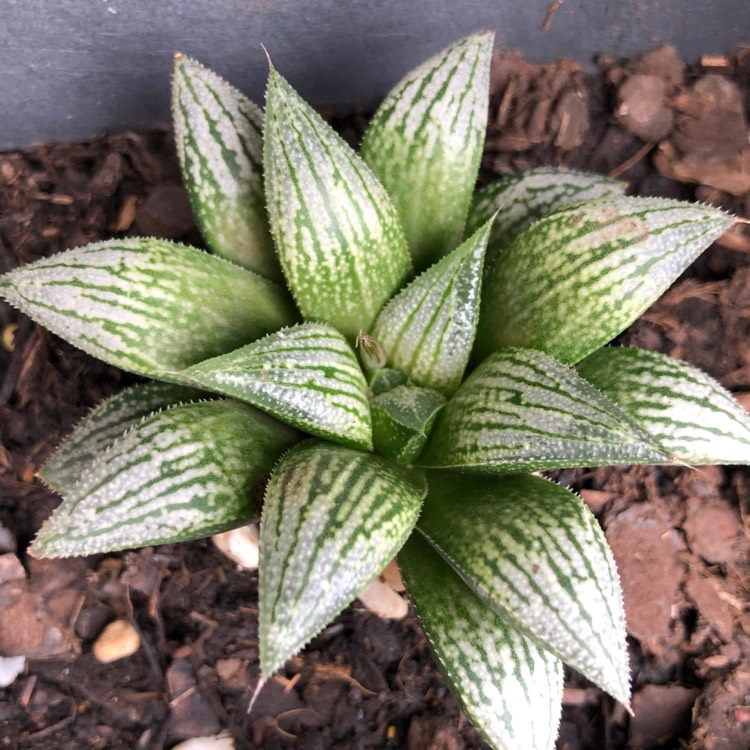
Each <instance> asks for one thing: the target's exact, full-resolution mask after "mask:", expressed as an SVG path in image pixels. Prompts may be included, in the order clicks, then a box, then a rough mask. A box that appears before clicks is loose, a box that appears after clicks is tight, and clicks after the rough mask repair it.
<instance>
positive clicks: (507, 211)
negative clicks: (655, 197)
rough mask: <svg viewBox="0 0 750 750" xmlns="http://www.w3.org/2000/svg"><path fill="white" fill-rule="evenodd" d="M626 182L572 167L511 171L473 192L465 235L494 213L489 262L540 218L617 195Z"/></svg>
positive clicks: (488, 249) (490, 263) (473, 230)
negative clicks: (508, 174) (570, 206)
mask: <svg viewBox="0 0 750 750" xmlns="http://www.w3.org/2000/svg"><path fill="white" fill-rule="evenodd" d="M625 188H626V184H625V183H624V182H620V181H619V180H613V179H610V178H609V177H605V176H603V175H599V174H587V173H585V172H576V171H575V170H572V169H563V168H556V167H537V168H536V169H530V170H528V171H526V172H520V173H518V174H514V175H510V176H509V177H505V178H504V179H502V180H498V181H497V182H493V183H492V184H490V185H487V186H486V187H484V188H482V189H481V190H478V191H477V192H476V193H474V196H473V198H472V201H471V207H470V208H469V216H468V218H467V219H466V236H467V237H468V236H469V235H470V234H471V233H473V232H475V231H476V230H477V229H479V227H481V226H482V225H483V224H484V223H485V222H487V221H489V219H491V218H492V217H493V216H494V217H495V220H494V222H493V224H492V231H491V232H490V238H489V241H488V242H487V261H486V265H487V266H490V265H492V263H494V261H495V258H497V256H498V253H499V252H500V250H501V249H502V248H503V247H504V246H505V245H507V244H508V243H509V242H510V241H511V240H512V239H513V238H514V237H515V236H516V235H517V234H519V233H520V232H521V231H523V230H524V229H526V227H528V226H529V225H530V224H532V223H533V222H534V221H536V220H537V219H541V218H542V217H543V216H547V215H548V214H551V213H553V212H554V211H557V210H559V209H561V208H564V207H566V206H569V205H571V204H573V203H580V202H581V201H592V200H596V199H598V198H615V197H618V196H621V195H623V194H624V193H625Z"/></svg>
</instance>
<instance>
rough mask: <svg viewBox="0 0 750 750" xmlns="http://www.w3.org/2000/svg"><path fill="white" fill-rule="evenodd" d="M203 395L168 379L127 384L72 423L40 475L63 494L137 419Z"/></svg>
mask: <svg viewBox="0 0 750 750" xmlns="http://www.w3.org/2000/svg"><path fill="white" fill-rule="evenodd" d="M205 398H206V394H205V393H202V392H200V391H196V390H193V389H192V388H184V387H182V386H179V385H172V384H171V383H146V384H144V385H136V386H134V387H132V388H128V389H127V390H124V391H122V392H121V393H118V394H116V395H114V396H112V397H111V398H108V399H106V400H105V401H102V403H101V404H99V405H98V406H96V407H95V408H94V409H92V410H91V411H90V412H89V413H88V414H87V415H86V416H85V417H84V418H83V419H82V420H81V421H80V422H79V423H78V424H77V425H76V427H75V429H74V430H73V432H71V433H70V435H68V436H67V437H66V438H65V439H64V440H63V442H62V443H61V444H60V446H59V447H58V448H57V450H56V451H55V452H54V453H53V454H52V456H51V457H50V459H49V460H48V461H47V462H46V463H45V464H44V466H43V467H42V470H41V476H42V479H43V480H44V482H45V483H46V484H48V485H49V486H50V487H52V488H53V489H54V490H56V491H57V492H60V493H61V494H65V492H67V491H68V489H70V488H71V487H72V486H73V485H74V484H76V483H77V482H78V481H79V480H80V478H81V476H82V475H83V473H84V471H87V470H88V468H89V466H90V465H91V464H92V463H93V462H94V461H95V460H96V459H97V458H98V457H99V456H100V455H101V454H102V453H104V452H105V451H107V450H109V448H110V447H111V446H112V444H113V443H114V442H115V440H117V438H119V437H121V436H122V435H123V434H124V433H125V432H127V431H128V430H129V429H130V428H132V427H134V426H135V425H136V424H138V422H140V421H142V420H143V419H145V418H146V417H148V416H150V415H151V414H152V413H153V412H156V411H161V410H162V409H166V408H167V407H169V406H174V405H176V404H180V403H186V402H189V401H199V400H204V399H205Z"/></svg>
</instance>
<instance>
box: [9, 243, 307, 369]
mask: <svg viewBox="0 0 750 750" xmlns="http://www.w3.org/2000/svg"><path fill="white" fill-rule="evenodd" d="M0 294H2V296H3V297H5V299H7V300H8V302H10V303H11V304H12V305H14V306H15V307H17V308H18V309H19V310H21V311H22V312H24V313H26V314H27V315H28V316H29V317H31V318H33V319H34V320H35V321H37V322H38V323H41V324H42V325H43V326H45V327H46V328H48V329H49V330H50V331H52V332H53V333H56V334H57V335H58V336H60V337H61V338H63V339H65V340H66V341H69V342H70V343H71V344H74V345H75V346H78V347H80V348H81V349H83V350H84V351H85V352H88V353H89V354H92V355H93V356H95V357H98V358H99V359H103V360H104V361H105V362H109V363H110V364H113V365H115V366H117V367H121V368H122V369H124V370H130V371H131V372H136V373H138V374H140V375H146V376H148V377H154V378H158V379H160V380H169V381H173V382H179V380H180V378H179V375H178V373H179V371H180V370H183V369H184V368H186V367H190V366H191V365H193V364H196V363H197V362H201V361H203V360H204V359H208V358H209V357H214V356H216V355H218V354H223V353H224V352H227V351H231V350H232V349H237V348H238V347H240V346H242V345H244V344H247V343H249V342H250V341H253V340H254V339H257V338H258V337H259V336H262V335H264V334H266V333H268V332H269V331H274V330H277V329H278V328H281V327H282V326H285V325H291V324H292V323H294V322H296V318H297V315H296V311H295V310H294V307H293V305H292V303H291V300H290V299H289V297H288V295H287V294H286V292H285V291H284V290H283V289H281V288H280V287H278V286H276V285H275V284H272V283H271V282H270V281H266V280H265V279H263V278H261V277H260V276H256V275H255V274H253V273H250V272H249V271H246V270H244V269H242V268H239V267H238V266H235V265H234V264H232V263H229V262H227V261H226V260H223V259H221V258H217V257H215V256H212V255H209V254H208V253H205V252H203V251H201V250H196V249H195V248H192V247H186V246H184V245H179V244H177V243H174V242H168V241H166V240H156V239H123V240H111V241H109V242H101V243H96V244H93V245H87V246H86V247H81V248H78V249H76V250H68V251H67V252H64V253H59V254H57V255H53V256H52V257H51V258H45V259H43V260H39V261H37V262H36V263H32V264H31V265H28V266H22V267H21V268H17V269H15V270H14V271H11V272H10V273H8V274H6V275H5V276H2V277H0Z"/></svg>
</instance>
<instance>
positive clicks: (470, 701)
mask: <svg viewBox="0 0 750 750" xmlns="http://www.w3.org/2000/svg"><path fill="white" fill-rule="evenodd" d="M492 44H493V35H492V34H490V33H479V34H475V35H472V36H469V37H467V38H465V39H462V40H460V41H459V42H457V43H456V44H454V45H452V46H451V47H449V48H447V49H446V50H444V51H442V52H440V53H439V54H437V55H436V56H435V57H433V58H432V59H430V60H428V61H427V62H425V63H424V64H423V65H421V66H420V67H418V68H417V69H416V70H414V71H413V72H411V73H409V74H408V75H407V76H406V77H405V78H404V79H403V80H402V81H401V82H400V83H399V84H398V85H397V86H396V87H395V88H394V89H393V90H392V91H391V93H390V94H389V95H388V96H387V98H386V99H385V101H384V102H383V104H382V106H381V107H380V109H379V110H378V111H377V112H376V114H375V115H374V117H373V119H372V123H371V125H370V126H369V129H368V130H367V132H366V134H365V137H364V142H363V145H362V149H361V154H359V155H358V154H357V153H355V152H354V151H353V150H352V149H351V148H350V147H349V146H348V145H346V144H345V142H344V141H343V140H342V139H341V138H339V136H338V135H336V134H335V133H334V131H333V130H332V129H331V128H330V127H329V126H328V125H327V124H326V123H325V122H324V120H323V119H322V118H321V117H320V116H319V115H318V114H317V113H316V112H315V111H314V110H313V109H312V108H311V107H310V106H309V105H307V104H306V103H305V102H304V101H303V100H302V99H301V98H300V97H299V95H298V94H297V93H296V92H295V91H294V89H293V88H292V87H291V86H290V84H289V83H288V82H287V81H286V80H285V79H284V78H282V76H281V75H280V74H279V73H278V72H277V71H276V70H275V69H273V67H272V68H271V70H270V74H269V80H268V89H267V96H266V106H265V112H263V111H261V110H260V109H259V108H258V107H256V106H255V105H254V104H252V103H251V102H249V101H248V100H247V99H246V98H245V97H244V96H243V95H242V94H240V93H239V92H238V91H237V90H235V89H234V88H232V87H231V86H230V85H229V84H227V83H226V82H225V81H223V80H222V79H220V78H219V77H218V76H217V75H216V74H214V73H212V72H210V71H209V70H207V69H205V68H203V67H202V66H201V65H199V64H198V63H197V62H195V61H193V60H191V59H188V58H187V57H184V56H178V57H177V60H176V69H175V75H174V88H173V112H174V120H175V133H176V141H177V148H178V154H179V158H180V162H181V165H182V170H183V174H184V180H185V184H186V187H187V190H188V193H189V195H190V198H191V200H192V204H193V207H194V210H195V214H196V216H197V218H198V221H199V224H200V227H201V229H202V231H203V234H204V237H205V239H206V242H207V244H208V246H209V247H210V250H211V251H212V253H210V252H205V251H203V250H200V249H196V248H192V247H187V246H184V245H180V244H177V243H174V242H168V241H164V240H159V239H148V238H146V239H144V238H128V239H114V240H110V241H107V242H101V243H97V244H93V245H89V246H87V247H83V248H79V249H74V250H70V251H68V252H65V253H62V254H58V255H55V256H53V257H50V258H47V259H43V260H40V261H38V262H36V263H33V264H30V265H28V266H25V267H22V268H18V269H15V270H13V271H11V272H10V273H9V274H7V275H5V276H4V277H2V278H0V292H2V294H3V295H4V297H5V298H6V299H7V300H8V301H9V302H11V303H12V304H13V305H15V306H16V307H18V308H19V309H20V310H21V311H23V312H24V313H26V314H28V315H29V316H31V317H32V318H33V319H34V320H36V321H38V322H39V323H41V324H42V325H44V326H46V327H47V328H49V329H50V330H51V331H53V332H54V333H56V334H57V335H59V336H61V337H62V338H64V339H66V340H68V341H70V342H72V343H73V344H75V345H77V346H78V347H80V348H81V349H83V350H85V351H86V352H88V353H90V354H92V355H94V356H96V357H99V358H101V359H103V360H105V361H107V362H109V363H111V364H113V365H116V366H118V367H121V368H123V369H125V370H129V371H131V372H134V373H137V374H139V375H142V376H146V377H148V378H153V379H155V380H156V381H160V382H153V383H148V384H144V385H138V386H135V387H133V388H130V389H128V390H126V391H124V392H122V393H120V394H119V395H116V396H115V397H113V398H111V399H109V400H107V401H105V402H104V403H103V404H101V405H100V406H98V407H97V408H95V409H94V410H93V411H92V412H91V413H90V415H89V416H88V417H87V418H85V419H84V420H83V421H82V422H81V423H80V424H79V426H78V427H77V428H76V429H75V430H74V431H73V432H72V434H71V435H70V436H69V437H68V438H67V439H66V440H65V441H64V442H63V443H62V445H61V446H60V448H59V449H58V450H57V452H56V453H55V454H53V456H52V458H51V459H50V460H49V461H48V462H47V463H46V465H45V466H44V467H43V471H42V475H43V478H44V480H45V481H46V482H47V483H48V484H49V485H50V486H51V487H52V488H53V489H55V490H57V491H58V492H59V493H60V494H61V495H62V496H63V498H64V500H63V502H62V504H61V505H60V507H59V508H58V509H57V510H56V511H55V513H54V514H53V515H52V517H51V518H50V519H49V520H48V521H47V522H46V523H45V525H44V526H43V528H42V529H41V531H40V532H39V535H38V537H37V539H36V540H35V542H34V544H33V547H32V552H33V553H34V554H36V555H40V556H51V557H58V556H67V555H83V554H91V553H98V552H104V551H108V550H115V549H122V548H127V547H134V546H142V545H149V544H159V543H163V542H174V541H178V540H187V539H195V538H199V537H202V536H206V535H209V534H212V533H214V532H218V531H223V530H227V529H230V528H234V527H237V526H240V525H243V524H245V523H247V522H249V521H251V520H253V519H257V518H258V517H260V518H261V532H260V533H261V539H260V582H259V611H260V622H259V646H260V670H261V678H260V682H259V684H260V685H262V683H263V681H264V680H266V679H267V678H268V677H269V676H270V675H272V674H273V673H274V672H275V671H276V670H277V669H279V668H280V667H282V666H283V664H284V662H285V661H286V660H287V659H289V658H290V657H291V656H292V655H293V654H295V652H297V651H298V650H299V649H301V648H303V647H304V646H305V644H306V643H307V642H308V641H309V640H310V639H311V638H312V637H314V636H315V635H316V634H317V633H318V632H319V631H320V630H321V629H322V628H323V627H324V626H325V625H326V624H327V623H328V622H329V621H330V620H331V619H332V618H333V617H334V616H335V615H336V614H337V613H339V612H340V611H341V610H342V609H343V608H344V607H345V606H346V605H347V604H348V603H350V602H351V601H352V600H353V599H354V598H356V597H357V595H358V594H359V593H360V592H361V591H362V590H363V589H364V588H365V587H366V586H367V584H368V583H369V582H370V581H371V580H372V579H373V578H374V577H375V576H377V574H378V573H379V572H380V571H381V570H382V569H383V568H384V567H385V566H386V564H387V563H388V562H389V561H390V560H391V559H392V558H393V557H394V556H396V555H397V557H398V561H399V564H400V566H401V569H402V572H403V575H404V578H405V581H406V583H407V587H408V591H409V595H410V597H411V599H412V601H413V603H414V606H415V608H416V610H417V612H418V614H419V615H420V617H421V619H422V622H423V625H424V628H425V631H426V633H427V636H428V638H429V640H430V642H431V644H432V646H433V647H434V651H435V654H436V656H437V659H438V661H439V662H440V664H441V666H442V669H443V671H444V673H445V676H446V678H447V679H448V681H449V682H450V684H451V685H452V687H453V690H454V692H455V694H456V696H457V698H458V700H459V702H460V703H461V705H462V706H463V708H464V710H465V711H466V713H467V714H468V715H469V717H470V718H471V720H472V721H473V722H474V723H475V725H476V726H477V728H478V729H479V731H480V732H481V733H482V735H483V736H484V737H485V738H486V740H487V742H488V743H489V744H490V745H491V746H492V747H494V748H514V749H517V748H524V749H525V750H537V749H538V748H551V747H553V746H554V741H555V736H556V732H557V725H558V721H559V715H560V706H561V690H562V663H563V662H566V663H568V664H570V665H572V666H573V667H574V668H576V669H577V670H579V671H580V672H581V673H582V674H584V675H585V676H587V677H588V678H590V679H591V680H593V681H594V682H595V683H596V684H598V685H599V686H601V687H602V688H603V689H604V690H606V691H608V692H609V693H610V694H611V695H613V696H614V697H615V698H616V699H618V700H620V701H622V702H623V703H625V704H626V705H627V703H628V700H629V691H630V687H629V673H628V659H627V649H626V641H625V623H624V615H623V605H622V597H621V593H620V585H619V580H618V576H617V571H616V568H615V564H614V560H613V557H612V554H611V552H610V550H609V548H608V546H607V543H606V540H605V537H604V535H603V533H602V531H601V529H600V527H599V526H598V524H597V521H596V519H595V518H594V516H593V515H592V514H591V513H590V512H589V510H588V509H587V508H586V506H585V505H584V503H583V502H582V501H581V499H580V498H579V497H578V496H577V495H576V494H574V493H573V492H571V491H569V490H567V489H565V488H563V487H561V486H559V485H557V484H555V483H553V482H552V481H550V480H549V479H547V478H544V477H542V476H539V475H537V474H536V472H540V471H545V470H552V469H557V468H560V467H577V466H579V467H580V466H589V467H592V466H601V465H605V464H625V463H649V464H689V465H697V464H705V463H718V462H732V463H750V421H749V420H748V417H747V415H746V413H745V412H744V410H743V409H742V408H741V407H740V406H739V405H738V404H737V403H736V402H735V401H734V400H733V399H732V397H731V396H730V395H729V394H728V393H727V392H725V391H724V390H723V389H722V388H721V387H720V386H719V385H718V384H717V383H716V382H715V381H713V380H712V379H711V378H709V377H708V376H707V375H705V374H703V373H701V372H699V371H698V370H696V369H695V368H693V367H692V366H690V365H688V364H686V363H684V362H679V361H677V360H675V359H671V358H669V357H667V356H664V355H661V354H655V353H651V352H646V351H642V350H639V349H632V348H620V347H607V346H606V345H607V344H608V343H609V342H610V341H611V340H612V339H613V338H614V337H615V336H617V335H618V334H619V333H620V332H621V331H622V330H623V329H624V328H625V327H626V326H628V325H629V324H630V323H631V322H633V321H634V320H635V319H636V318H637V317H638V316H639V315H640V314H641V313H642V312H643V311H644V310H645V309H646V308H647V307H648V306H649V305H650V304H651V303H652V302H653V301H654V300H655V299H656V298H657V297H658V296H659V295H660V294H661V293H662V292H663V291H664V290H665V289H666V288H667V287H668V286H669V285H670V284H671V283H672V282H673V281H674V279H675V278H676V277H677V276H678V275H679V274H680V273H681V272H682V271H683V270H684V269H685V268H686V267H687V266H688V265H689V264H690V263H691V262H692V261H693V260H694V259H695V258H696V257H697V256H698V255H699V254H700V253H701V252H702V251H703V250H704V249H705V248H706V247H707V246H708V245H709V244H710V243H711V242H712V241H713V240H714V239H715V238H717V237H718V236H719V235H720V234H721V233H723V232H724V231H725V230H726V229H727V228H728V227H730V226H731V225H732V223H733V221H734V219H733V218H731V217H730V216H727V215H726V214H724V213H722V212H721V211H719V210H718V209H715V208H712V207H709V206H704V205H692V204H687V203H680V202H676V201H670V200H660V199H653V198H633V197H626V196H625V195H624V187H623V185H621V184H620V183H618V182H616V181H613V180H610V179H607V178H604V177H601V176H597V175H587V174H581V173H577V172H572V171H569V170H565V169H548V168H545V169H536V170H532V171H530V172H526V173H524V174H519V175H514V176H511V177H509V178H507V179H504V180H502V181H500V182H498V183H495V184H493V185H490V186H488V187H486V188H483V189H481V190H479V191H478V192H477V193H474V189H475V183H476V180H477V174H478V168H479V161H480V157H481V152H482V148H483V140H484V132H485V126H486V120H487V109H488V84H489V69H490V59H491V53H492ZM269 475H270V479H269Z"/></svg>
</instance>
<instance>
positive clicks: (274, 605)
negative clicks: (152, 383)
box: [258, 443, 425, 678]
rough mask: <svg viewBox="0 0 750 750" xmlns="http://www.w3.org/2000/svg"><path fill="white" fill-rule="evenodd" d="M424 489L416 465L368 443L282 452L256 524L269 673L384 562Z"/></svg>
mask: <svg viewBox="0 0 750 750" xmlns="http://www.w3.org/2000/svg"><path fill="white" fill-rule="evenodd" d="M424 495H425V488H424V485H423V482H422V480H421V477H420V476H419V475H416V474H414V473H412V472H408V471H407V470H406V469H403V468H401V467H399V466H397V465H395V464H392V463H390V462H388V461H386V460H385V459H383V458H380V457H378V456H373V455H372V454H369V453H360V452H358V451H353V450H351V449H349V448H343V447H340V446H335V445H327V444H324V443H306V444H304V445H301V446H299V447H298V448H296V449H295V450H293V451H292V452H290V453H289V454H287V455H286V456H285V457H284V459H283V460H282V461H281V463H280V464H279V465H278V467H277V468H276V469H275V470H274V472H273V474H272V476H271V481H270V482H269V484H268V488H267V490H266V497H265V500H264V503H263V516H262V520H261V525H260V582H259V592H258V597H259V608H260V619H259V641H260V665H261V673H262V674H263V676H264V678H268V677H269V676H270V675H271V674H273V673H274V672H275V671H276V670H277V669H278V668H279V667H281V666H282V665H283V664H284V662H285V661H286V660H287V659H289V658H290V657H292V656H293V655H294V654H295V653H296V652H297V651H299V650H300V649H301V648H302V647H303V646H304V645H305V644H306V643H307V642H308V641H309V640H310V639H311V638H312V637H313V636H315V635H317V634H318V633H319V632H320V631H321V630H322V629H323V628H324V627H325V625H326V624H328V622H329V621H330V620H331V619H333V618H334V617H335V616H336V615H337V614H338V613H339V612H340V611H341V610H342V609H343V608H344V607H345V606H346V605H347V604H349V602H351V601H352V600H353V599H355V598H356V597H357V595H358V594H359V593H360V592H361V591H362V590H364V588H365V587H366V586H367V585H368V584H369V582H370V581H371V580H372V579H373V578H375V576H377V575H378V573H380V571H381V570H383V568H385V566H386V565H387V564H388V562H389V561H390V560H391V559H392V558H393V556H394V555H395V554H396V552H398V550H399V549H400V548H401V545H402V544H403V543H404V541H405V540H406V538H407V537H408V536H409V534H410V533H411V530H412V529H413V527H414V523H415V521H416V520H417V516H418V514H419V509H420V507H421V505H422V499H423V498H424Z"/></svg>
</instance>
